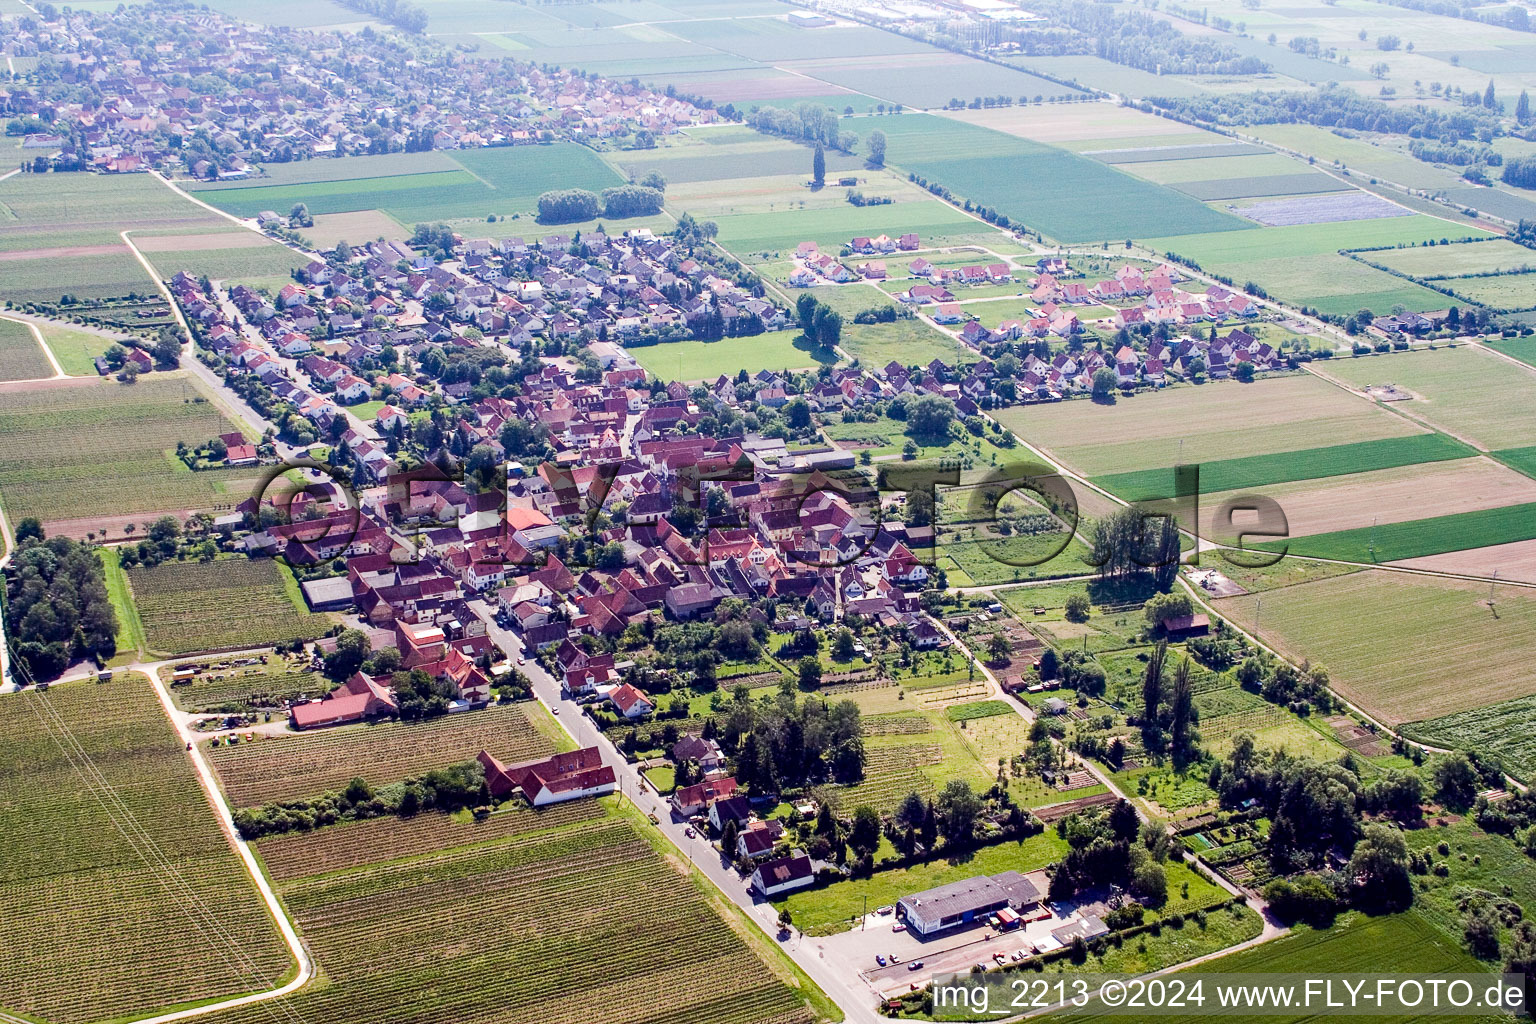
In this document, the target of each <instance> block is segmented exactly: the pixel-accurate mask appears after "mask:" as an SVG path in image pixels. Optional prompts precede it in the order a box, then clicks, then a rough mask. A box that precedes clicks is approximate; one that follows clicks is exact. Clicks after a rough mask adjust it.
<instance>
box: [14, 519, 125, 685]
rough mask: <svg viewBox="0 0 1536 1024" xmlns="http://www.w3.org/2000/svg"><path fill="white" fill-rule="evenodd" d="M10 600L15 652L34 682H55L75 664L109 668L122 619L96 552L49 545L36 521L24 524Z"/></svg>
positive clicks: (68, 543)
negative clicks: (83, 660)
mask: <svg viewBox="0 0 1536 1024" xmlns="http://www.w3.org/2000/svg"><path fill="white" fill-rule="evenodd" d="M5 595H6V608H5V611H6V629H7V630H8V631H9V638H10V641H11V643H12V645H13V648H12V649H13V650H14V652H15V655H16V657H17V659H18V660H19V661H20V662H21V663H22V664H23V665H24V666H25V667H26V671H27V673H28V675H29V677H30V678H32V679H34V680H37V681H40V682H42V681H47V680H50V679H55V678H57V677H58V676H59V674H60V673H62V672H63V671H64V670H65V669H66V668H68V667H69V664H70V662H72V661H74V660H76V659H79V658H95V659H96V660H97V661H100V662H104V661H106V660H107V659H108V658H110V657H112V655H113V654H115V653H116V652H117V640H116V636H117V615H116V613H115V612H114V611H113V610H112V602H111V600H110V599H109V598H108V596H107V587H106V583H105V581H104V579H103V570H102V564H101V560H100V559H99V558H97V556H96V551H95V549H94V548H92V547H90V546H88V545H85V544H81V543H79V542H78V541H74V540H71V539H70V538H68V537H52V538H46V539H45V538H44V536H43V528H42V526H41V524H39V523H38V521H37V520H36V519H33V518H30V517H29V518H26V519H23V520H22V521H21V522H19V523H17V524H16V553H15V555H14V556H13V558H12V560H11V564H10V565H9V566H7V567H6V570H5Z"/></svg>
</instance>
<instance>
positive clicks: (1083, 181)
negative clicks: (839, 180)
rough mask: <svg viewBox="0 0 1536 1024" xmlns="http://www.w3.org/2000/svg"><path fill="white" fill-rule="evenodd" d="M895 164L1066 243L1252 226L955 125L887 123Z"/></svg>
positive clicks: (1096, 168) (1083, 162) (1108, 172)
mask: <svg viewBox="0 0 1536 1024" xmlns="http://www.w3.org/2000/svg"><path fill="white" fill-rule="evenodd" d="M879 127H880V129H881V130H882V131H884V132H885V133H886V135H887V137H888V139H889V149H888V154H889V155H888V156H887V160H888V162H889V163H891V164H893V165H895V166H898V167H900V168H902V169H903V170H907V171H911V172H914V173H916V174H919V175H921V176H923V177H925V178H927V179H929V180H930V181H934V182H938V183H941V184H943V185H945V186H947V187H948V188H950V189H951V190H952V191H953V192H955V193H956V194H957V195H960V196H963V197H965V198H967V199H970V200H971V201H972V202H975V203H979V204H981V205H984V206H992V207H996V208H997V209H998V210H999V211H1000V212H1002V213H1005V214H1007V215H1008V216H1009V217H1011V218H1012V219H1013V220H1014V221H1015V222H1017V223H1020V224H1027V225H1028V226H1030V227H1031V228H1035V229H1038V230H1039V231H1041V232H1043V233H1045V234H1046V235H1049V236H1051V237H1052V238H1055V239H1058V240H1060V241H1065V242H1084V241H1092V240H1097V239H1106V238H1116V239H1121V238H1144V237H1146V236H1149V235H1161V234H1166V233H1167V232H1168V231H1170V230H1177V231H1181V232H1182V231H1189V230H1191V229H1194V230H1196V231H1201V232H1218V233H1219V232H1226V231H1235V230H1240V229H1242V228H1243V227H1244V226H1245V225H1244V222H1243V221H1241V220H1239V219H1238V218H1236V217H1231V216H1229V215H1227V214H1225V213H1221V212H1219V211H1217V210H1213V209H1211V208H1210V207H1208V206H1206V205H1205V204H1203V203H1200V202H1198V201H1196V200H1194V199H1191V198H1189V197H1187V196H1183V195H1182V194H1180V193H1177V192H1174V191H1173V190H1171V189H1167V188H1164V187H1162V186H1159V185H1156V184H1153V183H1151V182H1147V181H1144V180H1142V179H1139V178H1135V177H1132V176H1131V175H1129V174H1125V173H1123V172H1121V171H1118V170H1116V169H1115V168H1113V167H1110V166H1108V165H1106V164H1103V163H1100V162H1099V161H1097V160H1091V159H1088V158H1087V157H1081V156H1078V155H1077V154H1075V153H1070V152H1068V151H1067V150H1064V149H1057V148H1055V147H1052V146H1044V145H1041V144H1039V143H1034V142H1030V141H1027V140H1025V139H1022V138H1018V137H1016V136H1012V135H1005V134H1003V133H1002V132H997V131H992V130H990V129H988V128H982V127H979V126H976V125H971V124H967V123H965V122H963V121H958V120H954V119H950V118H940V117H935V116H932V115H926V114H922V115H919V114H907V115H903V116H901V117H897V118H884V119H881V120H880V121H879Z"/></svg>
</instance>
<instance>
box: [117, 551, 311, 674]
mask: <svg viewBox="0 0 1536 1024" xmlns="http://www.w3.org/2000/svg"><path fill="white" fill-rule="evenodd" d="M128 584H129V586H131V587H132V588H133V598H134V603H135V604H136V605H137V606H138V609H139V614H140V616H141V617H142V618H143V619H144V632H145V641H146V643H147V644H148V646H149V649H150V650H152V651H164V652H167V653H170V654H190V653H192V652H195V651H221V650H237V649H240V648H247V647H264V646H268V645H271V644H276V643H286V642H287V641H290V640H313V639H315V638H316V637H318V636H320V635H322V634H323V633H324V632H325V631H326V630H327V629H329V628H330V625H331V620H330V619H329V618H327V617H326V616H324V615H315V614H313V613H311V612H309V611H308V610H306V609H305V608H304V607H303V597H302V596H301V595H299V594H298V593H297V590H298V587H297V584H295V583H294V582H293V578H292V576H291V575H289V574H288V570H287V569H286V568H284V567H283V566H280V565H279V564H278V563H277V562H275V561H273V560H271V559H260V560H249V559H245V558H237V559H228V558H221V559H219V560H217V561H213V562H161V563H160V564H159V565H156V566H153V567H150V568H140V569H129V570H128Z"/></svg>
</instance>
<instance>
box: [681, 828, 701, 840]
mask: <svg viewBox="0 0 1536 1024" xmlns="http://www.w3.org/2000/svg"><path fill="white" fill-rule="evenodd" d="M683 835H685V836H687V837H688V838H689V839H692V838H693V837H694V836H696V835H698V833H697V832H695V831H694V830H693V829H692V828H685V829H683Z"/></svg>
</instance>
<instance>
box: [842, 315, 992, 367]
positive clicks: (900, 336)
mask: <svg viewBox="0 0 1536 1024" xmlns="http://www.w3.org/2000/svg"><path fill="white" fill-rule="evenodd" d="M839 345H840V347H841V348H842V349H843V351H845V352H847V353H848V354H849V355H850V356H852V357H853V358H855V359H857V360H858V361H859V362H860V363H862V364H863V365H865V366H870V367H874V366H887V365H889V364H890V362H891V360H893V359H894V360H895V361H896V362H898V363H900V364H901V365H902V366H926V365H928V364H929V363H930V362H932V361H933V360H935V359H942V360H943V361H944V362H945V363H947V364H949V365H950V366H956V365H959V364H960V363H961V362H963V361H966V360H968V359H969V358H970V357H971V356H972V355H974V353H973V352H972V351H971V350H970V349H968V348H966V347H965V346H964V345H962V344H960V343H959V342H958V341H956V340H955V339H953V338H951V337H950V336H949V335H947V334H945V333H943V332H942V331H939V330H936V329H934V328H933V327H932V326H930V325H929V324H927V323H926V322H924V321H922V320H918V319H915V318H914V319H911V320H897V321H896V322H895V323H893V324H855V323H850V322H848V321H846V320H845V321H844V323H843V338H842V341H841V342H840V343H839Z"/></svg>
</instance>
